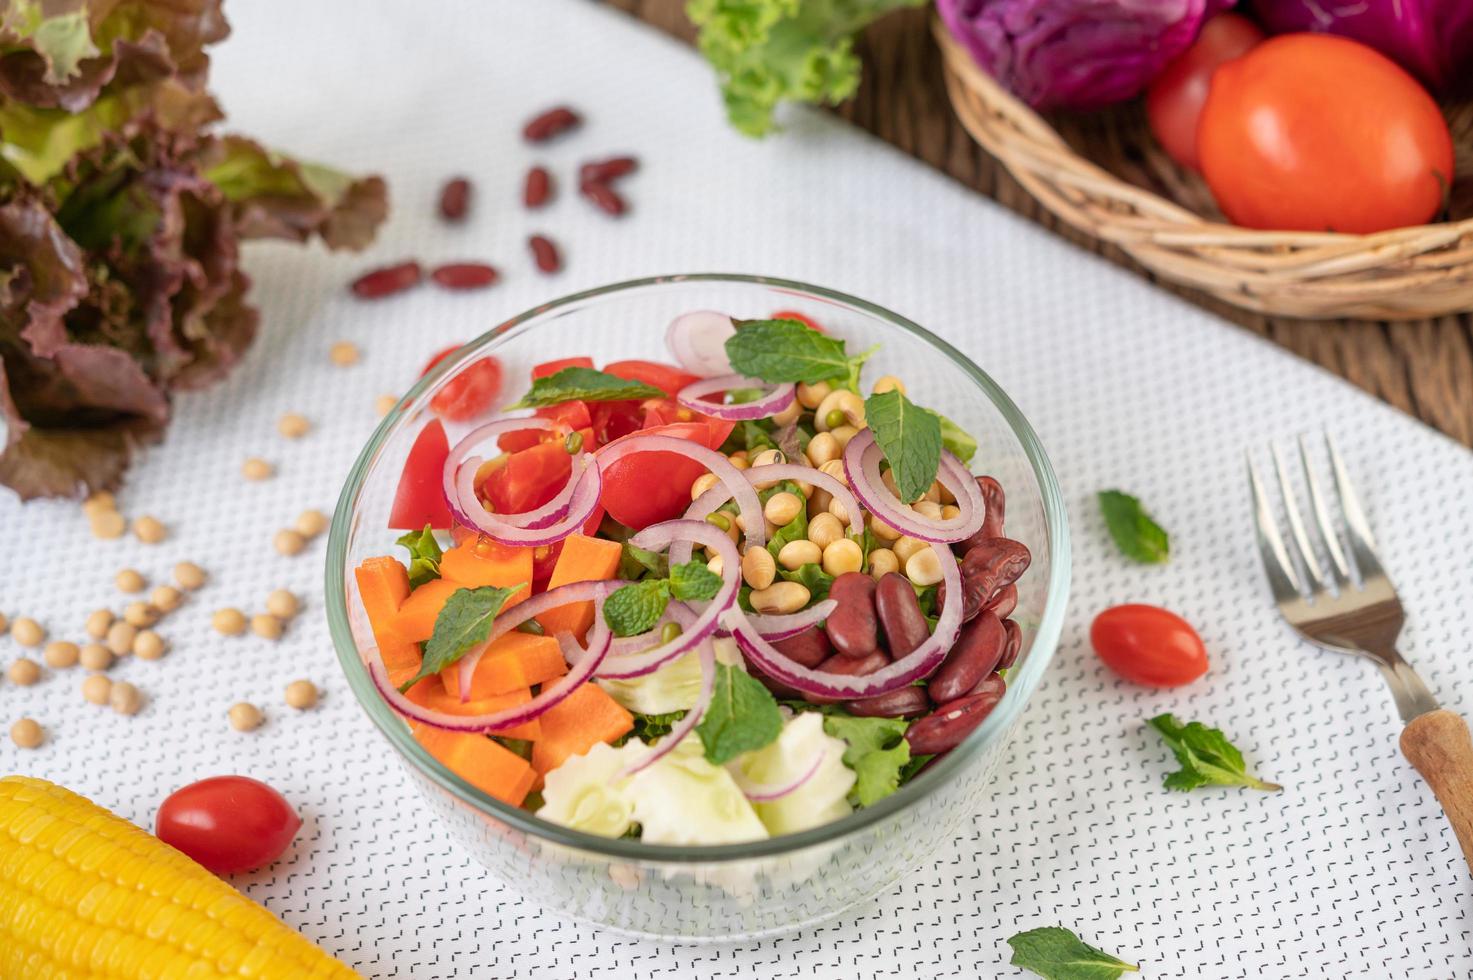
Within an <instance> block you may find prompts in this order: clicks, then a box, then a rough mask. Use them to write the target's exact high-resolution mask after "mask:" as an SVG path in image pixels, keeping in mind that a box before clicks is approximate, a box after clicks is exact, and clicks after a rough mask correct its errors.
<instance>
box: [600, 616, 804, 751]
mask: <svg viewBox="0 0 1473 980" xmlns="http://www.w3.org/2000/svg"><path fill="white" fill-rule="evenodd" d="M604 608H608V604H607V603H605V604H604ZM782 730H783V716H782V712H780V711H778V709H777V699H776V698H774V697H773V696H772V692H771V691H769V690H768V689H767V688H765V687H763V686H762V683H761V682H760V681H758V680H756V679H755V678H753V677H751V676H749V675H748V674H747V672H746V671H744V670H741V669H739V668H737V667H733V666H732V665H731V664H718V665H717V667H716V690H715V692H714V693H713V694H712V695H711V705H710V707H708V708H707V709H706V714H705V716H704V717H702V718H701V723H700V724H699V725H697V726H696V734H697V735H699V736H700V737H701V744H702V745H704V746H705V747H706V761H707V762H709V763H711V764H712V765H715V766H719V765H723V764H724V763H727V762H730V761H731V760H732V759H735V758H736V757H737V756H739V755H741V754H742V753H743V752H752V751H754V750H756V749H760V748H762V747H763V746H765V745H770V744H771V743H772V742H773V741H774V740H776V738H777V737H778V735H780V734H782Z"/></svg>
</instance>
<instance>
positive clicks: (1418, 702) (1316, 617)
mask: <svg viewBox="0 0 1473 980" xmlns="http://www.w3.org/2000/svg"><path fill="white" fill-rule="evenodd" d="M1325 447H1326V449H1327V450H1328V452H1329V458H1330V471H1331V474H1332V476H1333V479H1334V483H1335V496H1336V498H1337V500H1338V503H1339V508H1338V514H1335V513H1332V511H1331V506H1330V503H1329V502H1328V500H1327V498H1326V495H1325V493H1324V492H1323V491H1322V490H1321V484H1320V481H1319V480H1318V479H1317V478H1316V476H1315V467H1314V464H1313V462H1312V461H1311V458H1310V451H1309V445H1308V443H1307V442H1306V441H1305V439H1304V438H1303V437H1302V436H1301V437H1300V439H1299V458H1300V462H1301V464H1302V465H1303V467H1304V482H1305V485H1306V486H1307V488H1308V490H1309V509H1310V513H1311V514H1313V515H1314V523H1315V525H1316V526H1317V527H1318V529H1319V540H1320V542H1321V543H1322V545H1323V547H1324V552H1325V554H1326V555H1327V556H1328V557H1329V559H1330V561H1329V566H1328V568H1327V567H1326V566H1323V565H1321V564H1320V560H1319V558H1318V557H1317V555H1316V552H1315V548H1314V546H1313V544H1312V543H1311V541H1310V536H1309V532H1308V530H1307V528H1306V526H1305V522H1304V519H1303V518H1302V517H1301V516H1300V511H1299V506H1298V504H1296V503H1295V495H1294V491H1293V490H1292V489H1291V487H1290V483H1289V476H1288V472H1287V470H1286V468H1285V465H1284V458H1283V456H1282V455H1281V454H1280V453H1279V450H1278V447H1277V446H1270V452H1271V454H1272V456H1273V462H1274V470H1275V471H1276V473H1277V476H1278V484H1279V493H1280V494H1281V495H1282V496H1283V504H1284V516H1285V517H1286V518H1287V525H1288V536H1287V539H1286V537H1285V535H1284V534H1283V533H1281V531H1280V526H1279V523H1278V520H1277V518H1276V517H1275V515H1274V511H1273V508H1272V506H1271V505H1270V503H1269V498H1268V494H1267V493H1266V492H1265V491H1264V487H1263V481H1262V480H1260V479H1259V476H1258V469H1257V467H1256V466H1255V465H1254V463H1253V457H1252V455H1251V454H1249V456H1248V482H1249V485H1250V487H1251V489H1252V494H1253V519H1254V524H1255V525H1256V528H1257V537H1258V550H1259V553H1260V554H1261V556H1262V558H1263V568H1264V571H1265V572H1266V573H1267V574H1268V584H1269V588H1270V589H1271V590H1272V591H1273V596H1274V603H1275V604H1276V605H1277V606H1278V608H1279V613H1280V614H1281V615H1282V616H1283V617H1284V619H1285V620H1286V621H1287V622H1288V624H1289V626H1290V627H1291V628H1292V629H1293V630H1294V632H1296V633H1298V634H1299V635H1300V637H1302V638H1303V639H1306V640H1308V641H1309V642H1310V643H1312V644H1314V645H1315V646H1317V647H1320V648H1321V649H1323V650H1331V651H1334V652H1335V653H1345V654H1351V655H1352V656H1357V657H1363V658H1365V659H1367V660H1370V661H1371V662H1372V663H1374V664H1375V665H1376V666H1377V667H1379V668H1380V669H1381V675H1382V676H1383V677H1385V678H1386V684H1387V686H1389V687H1390V688H1391V696H1392V698H1393V700H1395V702H1396V710H1397V711H1398V712H1399V713H1400V714H1401V720H1402V722H1403V725H1404V727H1403V729H1402V733H1401V752H1402V755H1404V756H1406V759H1407V761H1408V762H1410V763H1411V764H1412V765H1413V766H1415V767H1416V769H1417V771H1418V772H1419V773H1421V774H1422V778H1423V779H1425V780H1426V781H1427V784H1428V785H1429V786H1430V787H1431V788H1432V792H1433V793H1434V794H1436V796H1437V800H1438V802H1439V803H1441V804H1442V810H1443V812H1444V813H1445V814H1447V818H1448V822H1449V823H1451V824H1452V828H1453V832H1454V833H1455V834H1456V835H1457V838H1458V844H1459V845H1460V846H1461V847H1462V849H1463V858H1464V860H1465V861H1467V863H1468V865H1469V867H1470V868H1473V740H1470V737H1469V733H1468V724H1467V722H1465V721H1464V720H1463V719H1462V718H1461V717H1459V716H1458V715H1456V714H1454V713H1453V712H1451V711H1448V710H1447V709H1446V708H1443V707H1442V706H1441V705H1439V704H1438V703H1437V699H1436V698H1434V697H1433V696H1432V692H1431V691H1429V690H1428V689H1427V685H1426V684H1424V683H1423V682H1422V678H1420V677H1418V676H1417V672H1416V671H1414V670H1413V669H1412V667H1411V665H1410V664H1408V663H1407V662H1406V661H1405V660H1403V659H1402V657H1401V654H1400V653H1398V652H1397V650H1396V640H1397V637H1398V636H1400V635H1401V628H1402V624H1403V623H1404V622H1405V621H1406V614H1405V612H1404V611H1403V609H1402V605H1401V599H1400V597H1399V596H1398V595H1397V593H1396V587H1395V586H1394V585H1392V584H1391V579H1390V577H1388V576H1387V574H1386V569H1385V568H1383V567H1382V565H1381V559H1380V558H1378V557H1377V555H1376V538H1375V536H1374V535H1373V534H1372V533H1371V527H1370V524H1369V522H1368V521H1367V520H1366V515H1365V511H1364V510H1363V509H1362V508H1361V505H1360V500H1359V498H1358V497H1357V496H1356V493H1355V490H1354V488H1353V487H1352V486H1351V484H1350V477H1349V476H1348V475H1347V474H1346V471H1345V464H1344V462H1343V461H1342V460H1341V458H1340V453H1339V451H1338V450H1337V449H1336V447H1335V443H1334V440H1332V439H1331V438H1330V435H1329V433H1326V434H1325ZM1337 518H1338V523H1339V524H1340V525H1342V526H1343V528H1344V539H1343V542H1342V538H1341V532H1340V531H1339V530H1337V527H1336V523H1337ZM1342 544H1346V545H1349V548H1348V549H1346V548H1345V547H1343V546H1342Z"/></svg>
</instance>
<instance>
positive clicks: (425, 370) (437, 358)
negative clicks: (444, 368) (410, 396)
mask: <svg viewBox="0 0 1473 980" xmlns="http://www.w3.org/2000/svg"><path fill="white" fill-rule="evenodd" d="M462 346H464V345H462V344H451V345H450V346H449V347H447V348H445V349H444V350H442V351H437V352H436V353H435V355H434V356H433V357H431V358H430V359H429V360H428V361H425V366H424V367H422V368H420V369H419V376H420V377H421V378H423V377H424V376H425V375H427V374H429V373H430V372H431V371H432V370H434V367H435V365H436V364H439V363H440V362H441V361H443V360H445V358H447V357H449V356H450V355H451V354H454V353H455V352H456V351H458V350H460V348H461V347H462Z"/></svg>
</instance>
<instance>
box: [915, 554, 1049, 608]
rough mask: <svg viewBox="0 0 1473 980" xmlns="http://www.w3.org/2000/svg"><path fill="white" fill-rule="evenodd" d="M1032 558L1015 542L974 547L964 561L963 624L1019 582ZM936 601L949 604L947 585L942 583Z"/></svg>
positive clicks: (962, 563)
mask: <svg viewBox="0 0 1473 980" xmlns="http://www.w3.org/2000/svg"><path fill="white" fill-rule="evenodd" d="M1032 561H1033V556H1032V555H1031V554H1029V552H1028V549H1027V548H1026V547H1025V546H1024V545H1023V543H1022V542H1020V541H1014V540H1013V539H1012V538H988V539H987V540H986V541H983V542H982V543H981V544H978V545H975V546H973V547H972V548H971V549H969V550H968V551H967V553H966V555H964V556H963V557H962V560H961V574H962V622H969V621H971V620H972V619H974V618H976V616H977V614H978V613H979V612H981V611H982V610H983V609H985V608H986V607H987V605H988V603H990V602H991V601H992V598H993V596H995V595H997V592H998V590H1000V589H1005V588H1007V587H1008V586H1009V585H1012V584H1013V583H1014V582H1016V581H1017V580H1018V577H1019V576H1021V575H1022V574H1023V573H1024V572H1025V571H1027V570H1028V565H1029V563H1030V562H1032ZM937 599H938V600H939V601H940V602H941V603H942V605H943V606H944V605H945V603H946V585H945V583H942V586H941V588H940V589H939V590H938V593H937Z"/></svg>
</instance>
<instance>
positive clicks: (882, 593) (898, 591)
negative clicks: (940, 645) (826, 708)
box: [831, 572, 931, 660]
mask: <svg viewBox="0 0 1473 980" xmlns="http://www.w3.org/2000/svg"><path fill="white" fill-rule="evenodd" d="M831 594H832V593H831ZM875 612H877V613H878V614H879V617H880V625H881V626H883V627H884V628H885V645H886V646H887V647H889V649H890V656H891V657H893V658H895V659H896V660H899V659H900V658H901V657H904V656H906V655H907V654H909V653H910V652H911V651H912V650H914V649H915V648H916V647H918V646H920V645H921V644H922V643H924V642H926V639H927V638H928V637H929V636H930V635H931V627H930V624H929V623H927V622H926V614H925V613H923V612H921V604H920V601H919V600H917V599H916V590H915V588H914V587H913V586H912V585H911V584H910V579H908V578H906V577H905V576H904V575H901V574H900V573H899V572H890V573H888V574H886V575H883V576H881V577H880V581H879V584H877V585H876V586H875Z"/></svg>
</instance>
